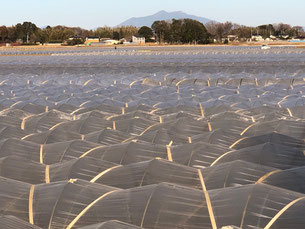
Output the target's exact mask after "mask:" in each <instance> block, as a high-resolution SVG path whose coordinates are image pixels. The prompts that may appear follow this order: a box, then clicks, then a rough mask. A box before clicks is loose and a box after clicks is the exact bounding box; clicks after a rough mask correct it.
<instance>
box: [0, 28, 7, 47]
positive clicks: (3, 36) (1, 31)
mask: <svg viewBox="0 0 305 229" xmlns="http://www.w3.org/2000/svg"><path fill="white" fill-rule="evenodd" d="M0 37H1V41H2V42H3V43H4V42H5V40H6V39H7V38H8V29H7V28H6V26H1V27H0Z"/></svg>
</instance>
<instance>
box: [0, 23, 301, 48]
mask: <svg viewBox="0 0 305 229" xmlns="http://www.w3.org/2000/svg"><path fill="white" fill-rule="evenodd" d="M134 35H139V36H143V37H145V38H146V41H147V42H159V43H168V44H186V43H187V44H207V43H212V42H225V41H227V39H228V36H229V35H231V37H232V36H233V37H235V40H238V41H241V42H243V41H248V40H249V39H251V37H252V36H262V38H263V39H266V38H270V37H273V38H274V37H276V39H289V38H305V32H304V29H303V27H301V26H291V25H288V24H283V23H280V24H273V25H272V24H267V25H260V26H258V27H249V26H243V25H238V24H233V23H232V22H225V23H217V22H209V23H207V24H205V25H203V24H202V23H200V22H199V21H196V20H192V19H181V20H176V19H173V20H171V21H155V22H154V23H153V25H152V26H151V28H149V27H147V26H143V27H141V28H136V27H133V26H122V27H113V28H112V27H107V26H105V27H99V28H97V29H95V30H86V29H82V28H80V27H67V26H53V27H51V26H47V27H45V28H38V27H37V26H36V25H35V24H34V23H32V22H23V23H22V24H21V23H18V24H16V25H13V26H10V27H6V26H0V43H16V42H17V43H23V44H35V43H38V42H39V43H42V44H44V43H63V42H65V41H67V40H68V41H69V42H70V44H81V43H83V42H84V40H85V39H86V37H99V38H109V39H115V40H120V39H123V38H124V39H126V40H127V41H128V40H131V37H132V36H134ZM71 38H72V42H71Z"/></svg>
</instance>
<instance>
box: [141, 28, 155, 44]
mask: <svg viewBox="0 0 305 229" xmlns="http://www.w3.org/2000/svg"><path fill="white" fill-rule="evenodd" d="M138 34H139V36H141V37H145V40H146V41H147V42H150V41H151V38H152V37H153V35H154V34H153V31H152V29H151V28H149V27H147V26H142V27H141V28H140V29H139V32H138Z"/></svg>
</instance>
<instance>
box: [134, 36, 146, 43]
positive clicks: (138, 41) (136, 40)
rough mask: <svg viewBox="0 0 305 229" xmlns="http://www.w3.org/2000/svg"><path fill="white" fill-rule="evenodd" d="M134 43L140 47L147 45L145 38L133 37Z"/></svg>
mask: <svg viewBox="0 0 305 229" xmlns="http://www.w3.org/2000/svg"><path fill="white" fill-rule="evenodd" d="M132 43H135V44H139V45H142V44H145V37H139V36H132Z"/></svg>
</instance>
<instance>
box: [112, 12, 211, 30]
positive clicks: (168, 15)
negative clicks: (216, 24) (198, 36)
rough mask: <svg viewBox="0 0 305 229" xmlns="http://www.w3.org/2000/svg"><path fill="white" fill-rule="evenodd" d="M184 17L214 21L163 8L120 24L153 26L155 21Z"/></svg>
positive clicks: (205, 21)
mask: <svg viewBox="0 0 305 229" xmlns="http://www.w3.org/2000/svg"><path fill="white" fill-rule="evenodd" d="M184 18H190V19H193V20H197V21H200V22H201V23H203V24H206V23H207V22H210V21H212V20H211V19H208V18H204V17H198V16H194V15H190V14H187V13H184V12H182V11H175V12H166V11H164V10H162V11H160V12H158V13H156V14H153V15H150V16H146V17H133V18H130V19H128V20H127V21H124V22H123V23H121V24H119V25H118V26H129V25H132V26H136V27H142V26H148V27H151V25H152V24H153V23H154V21H158V20H159V21H161V20H171V19H184Z"/></svg>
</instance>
